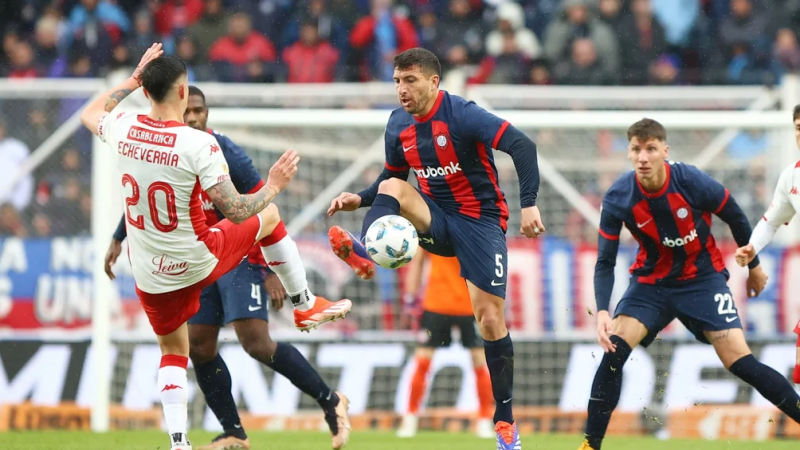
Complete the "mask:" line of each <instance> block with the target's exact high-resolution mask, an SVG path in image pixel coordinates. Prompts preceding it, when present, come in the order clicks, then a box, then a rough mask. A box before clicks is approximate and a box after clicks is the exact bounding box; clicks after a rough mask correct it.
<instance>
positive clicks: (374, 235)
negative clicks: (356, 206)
mask: <svg viewBox="0 0 800 450" xmlns="http://www.w3.org/2000/svg"><path fill="white" fill-rule="evenodd" d="M364 246H365V247H366V248H367V252H369V256H370V257H371V258H372V260H373V261H375V264H377V265H379V266H381V267H384V268H386V269H398V268H400V267H403V266H405V265H406V264H408V263H409V262H411V260H412V259H414V255H416V254H417V249H418V248H419V238H417V229H416V228H414V225H411V222H409V221H408V219H406V218H405V217H401V216H383V217H381V218H380V219H378V220H376V221H375V223H373V224H372V225H370V227H369V229H368V230H367V235H366V236H365V238H364Z"/></svg>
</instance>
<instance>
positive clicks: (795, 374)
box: [792, 365, 800, 384]
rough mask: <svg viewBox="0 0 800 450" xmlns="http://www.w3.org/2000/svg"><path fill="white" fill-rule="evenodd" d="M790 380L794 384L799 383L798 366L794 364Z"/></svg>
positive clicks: (799, 371) (799, 369)
mask: <svg viewBox="0 0 800 450" xmlns="http://www.w3.org/2000/svg"><path fill="white" fill-rule="evenodd" d="M792 381H794V384H800V366H797V365H795V366H794V371H793V372H792Z"/></svg>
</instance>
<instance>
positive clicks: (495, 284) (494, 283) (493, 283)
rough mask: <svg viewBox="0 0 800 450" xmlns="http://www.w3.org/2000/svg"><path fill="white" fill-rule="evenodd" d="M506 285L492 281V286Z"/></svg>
mask: <svg viewBox="0 0 800 450" xmlns="http://www.w3.org/2000/svg"><path fill="white" fill-rule="evenodd" d="M504 284H505V283H498V282H497V281H494V280H492V286H502V285H504Z"/></svg>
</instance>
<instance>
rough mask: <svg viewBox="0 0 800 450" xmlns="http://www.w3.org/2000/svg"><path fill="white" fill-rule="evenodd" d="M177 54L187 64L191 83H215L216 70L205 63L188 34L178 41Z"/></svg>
mask: <svg viewBox="0 0 800 450" xmlns="http://www.w3.org/2000/svg"><path fill="white" fill-rule="evenodd" d="M175 54H176V55H177V56H178V58H180V59H182V60H183V62H185V63H186V70H187V72H188V76H189V82H190V83H194V82H196V81H214V80H215V79H216V73H214V68H213V67H211V65H210V64H209V63H207V62H203V61H204V58H202V57H201V53H200V52H198V51H197V44H196V43H195V41H194V39H192V38H191V37H190V36H189V35H188V34H185V35H183V37H181V38H180V39H178V45H177V47H176V48H175Z"/></svg>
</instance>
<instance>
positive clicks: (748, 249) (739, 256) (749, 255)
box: [736, 244, 756, 267]
mask: <svg viewBox="0 0 800 450" xmlns="http://www.w3.org/2000/svg"><path fill="white" fill-rule="evenodd" d="M755 257H756V249H755V248H754V247H753V244H747V245H745V246H744V247H739V248H737V249H736V264H739V265H740V266H742V267H744V266H746V265H748V264H750V261H752V260H753V258H755Z"/></svg>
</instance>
